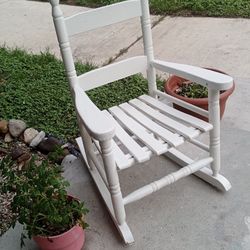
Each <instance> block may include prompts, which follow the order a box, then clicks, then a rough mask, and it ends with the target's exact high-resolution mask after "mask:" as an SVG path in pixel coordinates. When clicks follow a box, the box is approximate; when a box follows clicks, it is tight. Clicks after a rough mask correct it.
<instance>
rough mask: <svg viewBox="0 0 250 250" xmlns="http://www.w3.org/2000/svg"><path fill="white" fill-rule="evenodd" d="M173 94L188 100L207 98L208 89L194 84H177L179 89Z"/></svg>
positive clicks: (187, 82)
mask: <svg viewBox="0 0 250 250" xmlns="http://www.w3.org/2000/svg"><path fill="white" fill-rule="evenodd" d="M175 93H176V94H178V95H180V96H184V97H188V98H207V97H208V89H207V87H205V86H202V85H200V84H198V83H195V82H189V81H186V82H182V83H180V84H179V87H178V88H177V89H176V90H175Z"/></svg>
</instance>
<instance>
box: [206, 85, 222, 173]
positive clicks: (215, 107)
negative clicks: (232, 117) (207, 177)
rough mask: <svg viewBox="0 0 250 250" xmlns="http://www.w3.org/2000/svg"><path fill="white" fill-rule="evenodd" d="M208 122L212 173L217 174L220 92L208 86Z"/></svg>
mask: <svg viewBox="0 0 250 250" xmlns="http://www.w3.org/2000/svg"><path fill="white" fill-rule="evenodd" d="M208 110H209V122H210V123H212V124H213V127H214V128H213V130H211V131H210V137H209V139H210V155H211V157H213V158H214V162H213V163H212V164H211V168H212V170H213V175H214V176H217V175H218V173H219V171H220V92H219V91H218V90H213V89H210V88H208Z"/></svg>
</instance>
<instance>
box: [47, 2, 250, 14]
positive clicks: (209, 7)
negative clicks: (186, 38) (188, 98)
mask: <svg viewBox="0 0 250 250" xmlns="http://www.w3.org/2000/svg"><path fill="white" fill-rule="evenodd" d="M42 1H47V0H42ZM115 2H119V0H61V3H66V4H74V5H81V6H88V7H94V8H95V7H98V6H103V5H108V4H111V3H115ZM149 2H150V8H151V13H152V14H160V15H174V16H216V17H245V18H249V17H250V1H249V0H149Z"/></svg>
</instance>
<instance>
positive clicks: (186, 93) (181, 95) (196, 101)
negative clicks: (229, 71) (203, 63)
mask: <svg viewBox="0 0 250 250" xmlns="http://www.w3.org/2000/svg"><path fill="white" fill-rule="evenodd" d="M207 69H209V70H213V71H216V72H219V73H222V74H226V73H224V72H223V71H220V70H217V69H212V68H207ZM234 88H235V83H234V82H233V86H232V87H231V88H230V89H228V90H226V91H221V92H220V118H222V116H223V114H224V111H225V105H226V101H227V99H228V97H229V96H230V95H231V94H232V93H233V91H234ZM164 90H165V92H166V93H167V94H169V95H171V96H174V97H176V98H178V99H181V100H183V101H185V102H188V103H190V104H193V105H195V106H198V107H200V108H203V109H206V110H208V90H207V87H205V86H202V85H200V84H198V83H195V82H191V81H188V80H186V79H184V78H181V77H179V76H176V75H172V76H170V77H169V78H168V80H167V81H166V82H165V84H164ZM174 107H175V108H176V109H178V110H180V111H183V112H185V113H188V114H190V115H193V116H196V117H198V118H200V119H203V120H205V121H207V120H208V119H207V118H206V117H204V116H202V115H200V114H197V113H195V112H193V111H191V110H188V109H186V108H184V107H181V106H180V105H177V104H174Z"/></svg>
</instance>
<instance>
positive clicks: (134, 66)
mask: <svg viewBox="0 0 250 250" xmlns="http://www.w3.org/2000/svg"><path fill="white" fill-rule="evenodd" d="M146 69H147V58H146V57H145V56H136V57H132V58H129V59H125V60H123V61H120V62H116V63H113V64H109V65H107V66H104V67H102V68H99V69H94V70H92V71H90V72H87V73H85V74H83V75H80V76H78V81H79V84H80V86H81V88H82V89H83V90H85V91H87V90H90V89H93V88H97V87H100V86H102V85H105V84H107V83H110V82H114V81H117V80H119V79H122V78H125V77H127V76H130V75H134V74H137V73H142V72H144V71H146Z"/></svg>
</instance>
